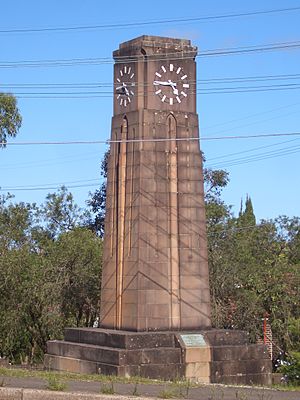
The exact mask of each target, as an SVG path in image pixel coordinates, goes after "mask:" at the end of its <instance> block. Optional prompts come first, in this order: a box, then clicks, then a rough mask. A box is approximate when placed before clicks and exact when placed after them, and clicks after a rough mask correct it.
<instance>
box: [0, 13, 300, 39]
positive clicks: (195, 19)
mask: <svg viewBox="0 0 300 400" xmlns="http://www.w3.org/2000/svg"><path fill="white" fill-rule="evenodd" d="M299 10H300V7H288V8H277V9H269V10H257V11H249V12H243V13H230V14H223V15H208V16H203V17H192V18H174V19H161V20H152V21H151V20H149V21H137V22H127V23H122V22H121V23H112V24H101V25H79V26H60V27H48V28H13V29H1V30H0V33H2V34H9V33H22V34H24V33H41V32H48V33H49V32H66V31H77V30H80V31H83V30H95V29H116V28H118V29H120V28H136V27H141V26H149V25H164V24H170V23H192V22H209V21H216V20H222V19H231V18H241V17H250V16H256V15H267V14H275V13H282V12H292V11H299Z"/></svg>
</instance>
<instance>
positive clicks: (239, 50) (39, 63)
mask: <svg viewBox="0 0 300 400" xmlns="http://www.w3.org/2000/svg"><path fill="white" fill-rule="evenodd" d="M299 47H300V41H299V40H298V41H292V42H278V43H268V44H264V45H254V46H244V47H231V48H224V49H212V50H202V51H201V52H198V53H197V54H196V57H210V56H227V55H239V54H247V53H250V54H252V53H256V52H265V51H276V50H288V49H289V50H292V49H298V48H299ZM170 58H172V60H174V61H175V60H188V59H193V58H194V55H191V52H177V53H167V54H166V55H164V56H162V55H161V54H159V55H156V56H152V58H150V57H148V58H147V60H148V61H149V60H152V61H154V60H155V61H165V60H168V59H170ZM141 60H142V61H143V60H145V58H144V56H135V57H129V56H124V57H118V59H117V60H116V61H115V60H113V59H112V58H111V57H98V58H97V57H96V58H93V57H90V58H70V59H53V60H19V61H0V68H40V67H69V66H79V65H101V64H113V63H116V64H118V63H119V64H120V63H138V62H140V61H141Z"/></svg>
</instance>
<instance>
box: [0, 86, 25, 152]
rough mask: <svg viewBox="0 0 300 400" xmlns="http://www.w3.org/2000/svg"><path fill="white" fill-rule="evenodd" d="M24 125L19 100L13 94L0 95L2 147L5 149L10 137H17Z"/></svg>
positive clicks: (0, 138) (0, 143) (0, 144)
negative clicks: (18, 105) (18, 104)
mask: <svg viewBox="0 0 300 400" xmlns="http://www.w3.org/2000/svg"><path fill="white" fill-rule="evenodd" d="M21 124H22V117H21V115H20V113H19V110H18V107H17V100H16V98H15V97H14V96H13V95H11V94H5V93H0V147H5V143H6V142H7V139H8V137H15V136H16V134H17V133H18V131H19V129H20V127H21Z"/></svg>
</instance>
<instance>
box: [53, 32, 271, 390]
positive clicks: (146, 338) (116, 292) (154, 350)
mask: <svg viewBox="0 0 300 400" xmlns="http://www.w3.org/2000/svg"><path fill="white" fill-rule="evenodd" d="M196 54H197V49H196V48H195V47H193V46H191V43H190V41H189V40H180V39H170V38H162V37H155V36H141V37H138V38H136V39H134V40H130V41H128V42H125V43H122V44H121V45H120V47H119V49H118V50H117V51H115V52H114V59H115V65H114V115H113V118H112V131H111V146H110V157H109V163H108V184H107V201H106V221H105V238H104V263H103V270H102V290H101V325H100V327H99V328H67V329H65V335H64V340H63V341H62V340H61V341H60V340H52V341H49V342H48V343H47V354H46V355H45V366H46V367H47V368H51V369H56V370H65V371H71V372H83V373H101V374H108V375H110V374H114V375H120V376H127V377H128V376H138V375H139V376H144V377H148V378H159V379H178V378H180V377H182V378H185V379H189V380H193V381H197V382H206V383H209V382H217V383H234V384H253V383H256V384H269V383H270V382H271V371H272V363H271V360H270V357H269V355H268V352H267V349H266V347H265V346H263V345H256V344H249V339H248V335H247V333H246V332H242V331H234V330H224V329H219V330H217V329H212V328H211V322H210V298H209V279H208V264H207V249H206V246H207V244H206V232H205V212H204V196H203V174H202V160H201V152H200V149H199V137H198V135H199V126H198V117H197V113H196V65H195V56H196Z"/></svg>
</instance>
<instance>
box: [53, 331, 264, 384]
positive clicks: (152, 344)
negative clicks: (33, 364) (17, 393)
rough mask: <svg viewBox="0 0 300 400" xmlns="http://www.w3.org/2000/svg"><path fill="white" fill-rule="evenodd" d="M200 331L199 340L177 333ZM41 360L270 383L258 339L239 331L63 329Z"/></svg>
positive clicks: (123, 372) (72, 368)
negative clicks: (251, 341) (191, 340)
mask: <svg viewBox="0 0 300 400" xmlns="http://www.w3.org/2000/svg"><path fill="white" fill-rule="evenodd" d="M193 336H197V337H199V336H201V337H202V338H203V343H201V345H200V346H198V347H196V346H194V347H193V346H190V345H188V346H187V345H186V344H185V343H184V340H183V338H185V337H193ZM45 366H46V367H47V368H50V369H54V370H63V371H69V372H77V373H88V374H100V373H101V374H106V375H117V376H124V377H130V376H142V377H147V378H153V379H166V380H169V379H179V378H185V379H189V380H192V381H195V382H202V383H232V384H262V385H269V384H271V371H272V366H271V360H270V358H269V356H268V352H267V349H266V347H265V346H264V345H255V344H249V343H248V335H247V334H246V333H245V332H241V331H229V330H209V331H201V332H194V331H189V332H180V333H179V332H143V333H141V332H126V331H115V330H108V329H96V328H82V329H75V328H74V329H67V330H66V332H65V340H64V341H57V340H54V341H49V342H48V345H47V354H46V357H45Z"/></svg>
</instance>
